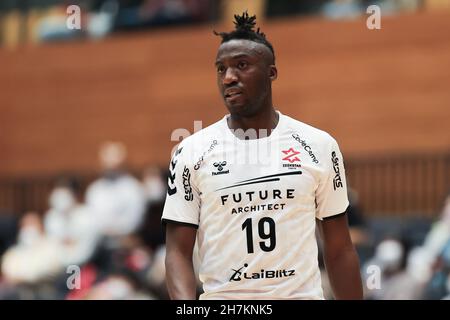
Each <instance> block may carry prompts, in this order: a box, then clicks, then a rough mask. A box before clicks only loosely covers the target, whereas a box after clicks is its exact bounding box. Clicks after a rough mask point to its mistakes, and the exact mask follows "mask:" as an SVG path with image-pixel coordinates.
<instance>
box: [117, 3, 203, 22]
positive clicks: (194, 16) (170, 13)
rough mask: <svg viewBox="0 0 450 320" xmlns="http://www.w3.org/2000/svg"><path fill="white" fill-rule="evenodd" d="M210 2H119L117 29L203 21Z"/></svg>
mask: <svg viewBox="0 0 450 320" xmlns="http://www.w3.org/2000/svg"><path fill="white" fill-rule="evenodd" d="M209 4H210V2H209V1H207V0H128V1H122V2H121V3H120V9H119V12H118V15H117V19H116V28H117V29H135V28H143V27H149V26H163V25H169V24H180V23H193V22H197V21H205V20H206V19H207V17H208V12H209Z"/></svg>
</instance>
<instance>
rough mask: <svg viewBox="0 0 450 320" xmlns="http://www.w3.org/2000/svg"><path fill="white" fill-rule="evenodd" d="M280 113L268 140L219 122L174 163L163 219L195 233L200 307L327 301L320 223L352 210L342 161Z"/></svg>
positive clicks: (318, 134)
mask: <svg viewBox="0 0 450 320" xmlns="http://www.w3.org/2000/svg"><path fill="white" fill-rule="evenodd" d="M277 112H278V114H279V121H278V124H277V126H276V128H275V129H274V130H273V131H272V133H271V134H270V135H268V136H266V137H262V138H261V137H260V138H258V139H250V140H246V139H239V138H237V136H236V134H234V133H233V132H232V131H231V129H230V128H229V127H228V124H227V116H225V117H224V118H223V119H221V120H220V121H218V122H216V123H215V124H213V125H211V126H209V127H207V128H205V129H203V130H201V131H199V132H197V133H195V134H194V135H192V136H190V137H188V138H186V139H184V140H183V141H182V142H181V143H180V144H179V146H178V148H177V150H176V151H175V152H174V154H173V156H172V159H171V162H170V165H169V169H170V175H169V179H168V193H167V197H166V202H165V206H164V211H163V216H162V220H163V223H181V224H187V225H191V226H193V227H195V228H198V230H197V245H198V255H199V260H200V265H199V278H200V280H201V282H202V283H203V290H204V293H203V294H202V295H201V296H200V299H323V293H322V287H321V280H320V270H319V266H318V259H317V255H318V248H317V242H316V238H315V227H316V219H320V220H322V219H324V218H327V217H331V216H334V215H338V214H341V213H343V212H345V210H346V208H347V206H348V198H347V187H346V178H345V169H344V164H343V158H342V154H341V152H340V150H339V146H338V144H337V142H336V141H335V139H333V138H332V137H331V136H330V135H329V134H328V133H326V132H324V131H321V130H319V129H316V128H314V127H312V126H309V125H307V124H305V123H302V122H300V121H297V120H295V119H292V118H290V117H288V116H285V115H283V114H281V113H280V112H279V111H277ZM244 134H245V135H248V136H251V134H252V132H245V133H244Z"/></svg>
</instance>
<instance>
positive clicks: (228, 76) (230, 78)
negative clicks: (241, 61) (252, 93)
mask: <svg viewBox="0 0 450 320" xmlns="http://www.w3.org/2000/svg"><path fill="white" fill-rule="evenodd" d="M237 81H238V78H237V75H236V73H235V71H234V70H233V68H227V70H226V71H225V76H224V77H223V80H222V82H223V84H224V85H229V84H232V83H234V82H237Z"/></svg>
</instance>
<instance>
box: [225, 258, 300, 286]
mask: <svg viewBox="0 0 450 320" xmlns="http://www.w3.org/2000/svg"><path fill="white" fill-rule="evenodd" d="M247 267H248V264H247V263H245V264H244V266H243V267H241V268H239V269H231V270H233V272H234V273H233V274H232V275H231V277H230V282H232V281H241V280H258V279H273V278H286V277H292V276H295V270H286V269H282V270H264V269H261V271H260V272H243V269H244V268H245V269H246V268H247Z"/></svg>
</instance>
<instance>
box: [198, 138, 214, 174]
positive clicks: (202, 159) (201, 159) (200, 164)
mask: <svg viewBox="0 0 450 320" xmlns="http://www.w3.org/2000/svg"><path fill="white" fill-rule="evenodd" d="M217 144H218V142H217V140H213V141H212V142H211V145H210V146H209V149H208V150H206V151H205V152H203V154H202V155H201V156H200V158H199V159H198V160H197V163H196V164H195V165H194V170H198V169H200V167H201V166H202V163H203V161H204V160H205V156H206V155H207V154H208V153H210V152H211V151H213V150H214V148H215V147H216V146H217Z"/></svg>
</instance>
